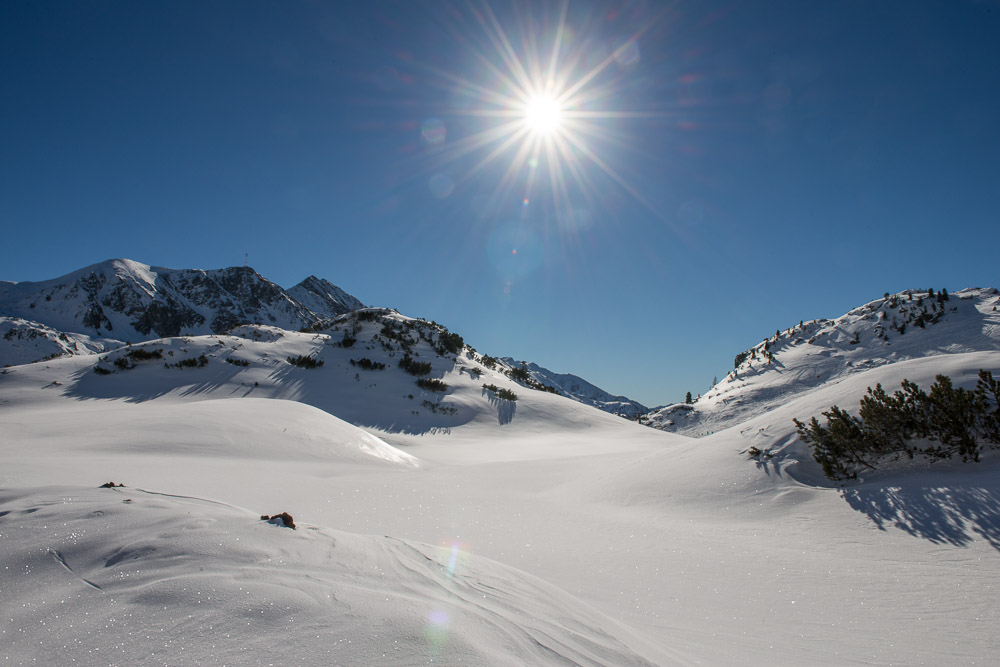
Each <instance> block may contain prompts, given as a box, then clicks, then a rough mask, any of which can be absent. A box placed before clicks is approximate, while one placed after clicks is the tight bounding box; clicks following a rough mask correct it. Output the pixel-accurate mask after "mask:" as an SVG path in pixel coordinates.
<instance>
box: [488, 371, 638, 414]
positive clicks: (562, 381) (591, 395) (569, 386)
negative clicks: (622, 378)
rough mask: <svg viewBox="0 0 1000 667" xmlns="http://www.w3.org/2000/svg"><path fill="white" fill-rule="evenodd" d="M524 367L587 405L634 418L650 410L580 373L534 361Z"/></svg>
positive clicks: (538, 380)
mask: <svg viewBox="0 0 1000 667" xmlns="http://www.w3.org/2000/svg"><path fill="white" fill-rule="evenodd" d="M502 360H503V362H504V363H506V364H508V365H509V366H510V367H511V368H520V367H521V366H522V363H521V362H518V361H516V360H515V359H513V358H511V357H502ZM523 367H524V368H525V369H526V370H527V371H528V374H529V375H530V376H531V377H532V379H534V380H535V381H536V382H539V383H541V384H544V385H548V386H550V387H555V388H556V389H558V390H559V393H560V394H562V395H563V396H568V397H570V398H572V399H574V400H577V401H580V402H581V403H584V404H586V405H592V406H594V407H595V408H598V409H600V410H604V411H605V412H610V413H611V414H613V415H622V416H625V417H629V418H634V417H636V416H638V415H641V414H645V413H647V412H649V408H647V407H646V406H645V405H642V404H641V403H639V402H638V401H633V400H632V399H631V398H628V397H627V396H615V395H614V394H609V393H608V392H606V391H604V390H603V389H601V388H600V387H598V386H597V385H593V384H591V383H589V382H587V381H586V380H584V379H583V378H582V377H580V376H578V375H572V374H570V373H556V372H555V371H550V370H549V369H548V368H543V367H542V366H539V365H538V364H536V363H533V362H524V364H523Z"/></svg>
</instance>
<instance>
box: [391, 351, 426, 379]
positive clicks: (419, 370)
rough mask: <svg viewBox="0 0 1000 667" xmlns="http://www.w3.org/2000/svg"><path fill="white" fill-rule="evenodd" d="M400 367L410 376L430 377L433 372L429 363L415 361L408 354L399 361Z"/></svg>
mask: <svg viewBox="0 0 1000 667" xmlns="http://www.w3.org/2000/svg"><path fill="white" fill-rule="evenodd" d="M399 367H400V368H402V369H403V370H404V371H406V372H407V373H409V374H410V375H428V374H429V373H430V372H431V364H430V362H429V361H414V360H413V357H411V356H410V355H408V354H407V355H406V356H404V357H403V358H402V359H400V360H399Z"/></svg>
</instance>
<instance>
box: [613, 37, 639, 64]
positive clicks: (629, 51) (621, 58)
mask: <svg viewBox="0 0 1000 667" xmlns="http://www.w3.org/2000/svg"><path fill="white" fill-rule="evenodd" d="M640 58H641V56H640V54H639V43H638V42H637V41H636V40H634V39H631V40H629V41H627V42H625V43H623V44H621V45H619V46H618V47H617V48H616V49H615V60H616V61H617V62H618V66H619V67H621V68H622V69H631V68H633V67H635V66H636V65H638V64H639V60H640Z"/></svg>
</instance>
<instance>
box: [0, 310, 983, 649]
mask: <svg viewBox="0 0 1000 667" xmlns="http://www.w3.org/2000/svg"><path fill="white" fill-rule="evenodd" d="M955 299H956V296H955V295H952V297H951V300H955ZM962 303H965V302H959V303H958V304H956V305H958V306H959V310H958V311H955V314H956V315H958V314H961V313H962V312H963V310H962V308H961V305H962ZM970 303H972V302H970ZM976 303H978V302H976ZM987 305H988V304H986V305H984V304H980V309H979V310H977V312H979V313H980V314H983V310H982V309H986V311H985V312H986V313H987V314H988V313H990V312H992V311H991V310H989V309H988V308H987ZM897 310H898V309H897ZM949 312H950V311H949ZM968 315H969V316H970V317H971V316H972V315H973V314H972V313H968ZM947 321H948V320H947V319H946V318H942V319H941V321H939V322H938V323H936V324H934V325H932V326H945V325H946V324H947ZM890 322H891V320H890ZM910 334H911V332H910V331H909V330H907V331H906V332H905V333H904V334H903V335H904V337H906V336H909V335H910ZM851 335H853V334H851ZM787 342H788V343H789V350H788V351H790V350H791V349H793V348H799V349H801V350H803V352H802V353H803V354H805V353H806V350H807V349H809V348H808V347H807V345H808V344H806V343H804V342H803V343H798V344H794V345H793V343H794V338H793V339H791V340H789V341H787ZM890 342H892V343H893V344H894V345H895V339H894V338H893V339H890ZM463 343H464V342H463V341H461V340H460V339H459V338H457V337H456V336H455V335H454V334H452V333H450V332H448V331H447V330H445V329H443V328H442V327H439V326H437V325H434V324H433V323H429V322H425V321H422V320H415V319H413V318H408V317H405V316H403V315H400V314H399V313H396V312H394V311H391V310H386V309H365V310H361V311H356V312H352V313H349V314H345V315H341V316H338V317H336V318H333V319H332V320H329V321H325V322H322V323H319V324H318V325H316V326H315V330H314V331H311V332H308V333H306V332H299V331H286V330H282V329H279V328H277V327H272V326H267V325H245V326H240V327H237V328H235V329H234V330H233V331H232V332H231V334H229V335H215V334H210V335H201V336H184V337H176V338H166V339H156V340H151V341H145V342H142V343H135V344H132V345H131V346H127V347H123V348H121V349H117V350H113V351H110V352H105V353H101V354H100V355H98V356H89V357H85V356H68V357H61V358H56V359H50V360H47V361H43V362H39V363H34V364H28V365H19V366H14V367H11V368H7V369H4V370H3V371H2V372H0V428H2V433H3V437H2V438H0V460H2V461H3V465H2V466H0V489H2V490H0V559H2V561H3V564H4V567H2V568H0V590H2V591H3V595H0V613H2V617H3V618H4V619H5V623H4V624H3V625H0V633H4V634H0V636H2V637H4V640H3V641H0V660H2V661H6V662H9V663H11V664H27V663H29V662H35V663H45V664H63V663H67V662H71V661H73V660H75V661H76V662H77V663H81V664H86V665H91V664H93V665H97V664H118V663H121V664H124V663H128V664H159V663H167V664H206V663H211V664H267V663H273V664H391V665H412V664H418V663H419V664H424V663H428V662H434V663H437V664H461V663H474V664H490V665H507V664H509V665H521V664H533V665H563V664H581V665H608V664H614V665H641V664H655V665H670V664H690V665H696V664H749V665H756V664H768V665H803V664H809V665H837V666H840V665H861V664H979V663H983V662H988V661H989V659H990V658H991V656H993V655H996V654H997V651H1000V644H998V641H997V639H996V633H995V631H994V629H995V627H996V624H997V622H998V621H1000V610H998V607H997V605H996V603H995V592H994V591H993V590H992V588H991V585H992V583H991V582H993V581H995V580H996V578H997V576H998V575H1000V560H998V558H997V554H998V553H1000V529H998V526H1000V522H998V520H997V517H998V516H1000V482H998V481H997V480H998V479H1000V477H998V475H997V473H998V471H1000V460H998V459H997V457H996V454H995V453H991V454H990V455H988V456H987V457H986V460H985V461H984V462H983V463H981V464H976V465H971V464H970V465H963V464H953V463H948V462H945V463H935V464H929V463H927V462H925V461H914V462H912V463H910V462H908V463H907V464H906V465H905V467H902V468H894V469H888V470H886V471H884V472H880V473H878V474H873V475H868V476H866V479H864V480H863V481H860V482H858V483H852V484H851V485H849V486H845V487H843V488H836V487H833V486H832V485H831V484H830V483H829V482H827V481H826V480H825V479H823V478H822V476H821V474H820V471H819V467H818V466H817V464H816V463H815V462H814V461H812V460H811V459H810V458H809V456H808V454H807V452H806V451H805V449H804V448H803V446H802V444H801V443H800V442H799V441H798V440H797V438H796V435H795V431H794V426H793V424H792V421H791V420H792V418H795V417H797V418H800V419H805V418H808V417H809V416H811V415H813V414H818V412H819V411H821V410H823V409H826V408H827V407H828V406H829V405H832V404H840V405H851V404H856V401H857V398H858V397H859V396H860V395H861V394H862V393H863V391H864V388H865V387H866V386H871V385H873V384H875V383H878V382H882V383H883V384H885V385H886V386H893V385H895V384H898V382H899V380H900V379H902V378H903V377H907V378H910V379H912V380H914V381H915V382H918V383H920V384H922V385H926V384H927V383H928V382H929V380H930V379H932V378H933V376H934V375H935V374H936V373H939V372H944V373H946V374H949V375H950V376H951V377H953V378H954V379H955V381H956V384H958V385H959V386H966V387H967V386H970V383H973V382H974V378H975V373H976V371H977V369H979V368H994V369H996V368H998V367H1000V351H997V350H986V351H970V352H961V351H958V350H954V349H953V350H950V353H947V354H936V355H932V356H926V357H922V358H913V359H908V360H895V361H893V360H889V361H886V363H883V364H881V365H875V366H873V367H871V368H868V369H867V370H863V371H858V372H854V373H848V374H844V375H834V376H832V377H831V378H830V379H828V380H826V381H825V382H820V383H819V384H816V385H815V386H814V387H812V388H811V389H804V390H802V391H799V392H797V393H795V394H794V395H789V396H787V399H786V400H784V401H782V402H781V404H780V405H778V406H775V407H774V408H773V409H769V410H767V411H764V412H761V413H760V414H757V415H754V416H751V417H748V419H747V420H746V421H743V422H740V423H738V424H735V425H734V426H733V427H732V428H728V429H725V430H722V431H718V432H716V433H713V434H712V435H710V436H708V437H707V438H704V439H700V440H693V439H690V438H686V437H683V436H679V435H675V434H670V433H664V432H662V431H658V430H655V429H650V428H645V427H642V426H639V425H637V424H636V423H634V422H630V421H628V420H624V419H620V418H618V417H615V416H612V415H609V414H607V413H605V412H602V411H600V410H597V409H595V408H593V407H590V406H587V405H583V404H581V403H579V402H577V401H573V400H570V399H568V398H566V397H563V396H559V395H556V394H553V393H550V392H547V391H543V390H537V389H531V388H528V387H526V386H523V384H521V383H519V382H517V381H515V379H512V378H511V377H510V375H511V374H513V375H515V377H516V376H517V375H518V374H516V373H514V371H516V370H517V368H511V367H510V366H509V365H507V364H505V363H504V362H503V361H501V360H495V359H492V358H489V357H488V356H486V355H481V354H479V353H477V352H474V351H473V350H471V349H470V348H468V347H466V346H465V345H464V344H463ZM848 344H849V343H848ZM859 344H860V343H859ZM852 347H854V346H852ZM771 349H772V346H769V348H768V350H767V351H771ZM897 349H898V348H897ZM760 354H761V353H760V352H758V358H759V356H760ZM774 357H775V360H776V361H777V360H779V356H778V354H777V353H775V354H774ZM407 359H408V360H407ZM787 359H788V360H791V359H792V357H791V356H789V357H787ZM307 360H313V361H312V362H310V361H307ZM401 360H407V361H404V363H403V365H402V366H401V365H400V361H401ZM352 361H353V363H352ZM320 362H322V364H320ZM422 364H428V366H422ZM382 365H384V368H382ZM98 368H100V369H102V370H101V371H100V372H98V371H97V370H96V369H98ZM407 369H409V370H407ZM413 372H416V373H417V374H416V375H414V374H413ZM418 380H425V382H424V383H423V386H421V385H418V384H417V381H418ZM431 380H435V381H437V382H440V383H443V385H444V386H442V385H441V384H437V383H435V382H429V381H431ZM483 385H486V386H485V387H484V386H483ZM411 396H412V398H411ZM514 397H516V400H514ZM751 446H756V447H758V448H760V449H766V450H767V451H768V452H769V453H770V454H771V457H770V458H762V459H761V460H760V461H753V460H749V459H748V456H747V452H748V449H749V448H750V447H751ZM109 481H114V482H118V483H125V484H126V485H127V486H126V487H124V488H122V487H117V488H115V489H98V488H96V487H97V486H98V485H100V484H101V483H103V482H109ZM280 512H289V513H291V514H292V515H293V516H294V518H295V521H296V523H297V524H298V528H297V530H295V531H291V530H288V529H286V528H282V527H279V526H276V525H273V524H269V523H268V522H265V521H261V520H260V519H259V516H260V515H265V514H266V515H273V514H277V513H280Z"/></svg>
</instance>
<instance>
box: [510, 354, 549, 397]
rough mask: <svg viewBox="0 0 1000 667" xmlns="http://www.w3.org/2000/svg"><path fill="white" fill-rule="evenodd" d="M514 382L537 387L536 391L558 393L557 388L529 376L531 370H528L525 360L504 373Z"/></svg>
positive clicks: (533, 387) (532, 387)
mask: <svg viewBox="0 0 1000 667" xmlns="http://www.w3.org/2000/svg"><path fill="white" fill-rule="evenodd" d="M505 374H506V375H507V377H509V378H510V379H511V380H513V381H514V382H517V383H519V384H523V385H525V386H526V387H530V388H531V389H537V390H538V391H547V392H549V393H550V394H558V393H559V390H558V389H556V388H555V387H553V386H552V385H549V384H544V383H542V382H539V381H538V380H536V379H535V378H533V377H531V371H529V370H528V365H527V364H526V363H525V362H523V361H522V362H521V365H520V366H518V367H517V368H512V369H510V370H509V371H506V373H505Z"/></svg>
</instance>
